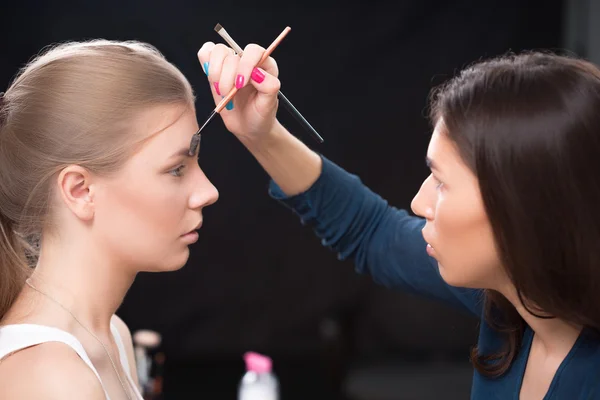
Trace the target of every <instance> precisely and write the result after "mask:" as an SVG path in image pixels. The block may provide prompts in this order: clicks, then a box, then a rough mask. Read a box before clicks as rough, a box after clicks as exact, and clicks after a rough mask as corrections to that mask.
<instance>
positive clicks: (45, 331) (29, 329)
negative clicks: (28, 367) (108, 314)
mask: <svg viewBox="0 0 600 400" xmlns="http://www.w3.org/2000/svg"><path fill="white" fill-rule="evenodd" d="M110 330H111V332H112V334H113V336H114V338H115V342H116V343H117V347H118V349H119V359H120V360H121V365H122V366H123V369H124V370H125V374H126V375H127V380H128V381H129V384H130V385H131V387H133V388H134V390H135V393H134V398H135V399H136V400H143V397H142V395H141V394H140V392H139V391H138V389H137V386H136V385H135V383H134V382H133V380H132V378H131V373H130V371H131V369H130V367H129V362H128V360H127V353H126V352H125V346H124V345H123V340H122V339H121V335H120V334H119V331H118V330H117V328H116V327H115V326H114V325H113V324H110ZM47 342H60V343H64V344H66V345H68V346H70V347H71V348H72V349H73V350H75V352H76V353H77V354H78V355H79V357H81V359H82V360H83V361H84V362H85V363H86V364H87V365H88V367H90V368H91V369H92V371H94V374H95V375H96V377H97V378H98V380H99V381H100V384H101V385H102V389H104V394H105V396H106V400H110V397H109V396H108V392H107V391H106V388H104V385H103V384H102V379H100V375H99V374H98V371H96V368H94V365H93V364H92V361H91V360H90V358H89V357H88V355H87V353H86V352H85V350H84V348H83V346H82V345H81V343H80V342H79V340H77V338H76V337H75V336H73V335H72V334H70V333H68V332H65V331H63V330H61V329H58V328H54V327H50V326H45V325H36V324H15V325H5V326H2V327H0V361H1V360H2V359H3V358H5V357H6V356H8V355H10V354H12V353H14V352H16V351H19V350H23V349H25V348H27V347H31V346H35V345H38V344H42V343H47Z"/></svg>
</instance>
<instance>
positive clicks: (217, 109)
mask: <svg viewBox="0 0 600 400" xmlns="http://www.w3.org/2000/svg"><path fill="white" fill-rule="evenodd" d="M291 30H292V28H290V27H289V26H286V27H285V29H284V30H283V32H281V33H280V34H279V36H277V38H276V39H275V40H274V41H273V43H271V45H270V46H269V47H267V49H266V50H265V52H264V53H263V55H262V57H261V59H260V61H259V62H258V64H257V65H256V66H257V67H258V66H260V65H261V64H262V63H263V62H265V60H266V59H267V58H269V56H270V55H271V53H272V52H273V50H275V48H276V47H277V46H278V45H279V43H281V41H282V40H283V38H284V37H285V36H286V35H287V34H288V33H289V31H291ZM237 91H238V89H237V88H236V87H233V89H231V91H230V92H229V93H228V94H227V96H225V97H224V98H223V100H221V102H220V103H219V104H217V106H216V107H215V109H214V110H213V111H212V113H210V115H209V116H208V118H207V120H206V122H205V123H204V124H203V125H202V126H201V127H200V129H198V132H196V133H195V134H194V136H193V137H192V141H191V143H190V150H189V155H190V156H193V155H194V154H196V150H197V149H198V145H199V144H200V132H201V131H202V129H204V127H205V126H206V125H208V123H209V122H210V121H211V120H212V119H213V117H214V116H215V115H217V114H218V113H220V112H221V111H222V110H223V108H225V106H226V105H227V103H229V102H230V101H231V99H233V96H235V94H236V93H237Z"/></svg>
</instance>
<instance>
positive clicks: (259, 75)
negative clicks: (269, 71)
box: [250, 68, 265, 83]
mask: <svg viewBox="0 0 600 400" xmlns="http://www.w3.org/2000/svg"><path fill="white" fill-rule="evenodd" d="M250 78H252V80H253V81H254V82H257V83H262V81H264V80H265V73H264V72H262V71H261V70H260V69H258V68H254V69H253V70H252V75H250Z"/></svg>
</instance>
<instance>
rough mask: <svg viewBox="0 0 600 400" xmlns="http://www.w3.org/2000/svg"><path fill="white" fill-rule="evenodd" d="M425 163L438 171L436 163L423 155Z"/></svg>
mask: <svg viewBox="0 0 600 400" xmlns="http://www.w3.org/2000/svg"><path fill="white" fill-rule="evenodd" d="M425 164H427V167H428V168H430V169H435V170H437V171H439V170H440V169H439V168H438V167H437V164H436V163H435V162H434V161H433V160H432V159H431V158H429V157H425Z"/></svg>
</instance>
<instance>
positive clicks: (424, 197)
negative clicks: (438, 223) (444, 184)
mask: <svg viewBox="0 0 600 400" xmlns="http://www.w3.org/2000/svg"><path fill="white" fill-rule="evenodd" d="M430 181H431V177H428V178H427V179H425V181H424V182H423V184H422V185H421V188H420V189H419V191H418V192H417V194H416V195H415V197H414V198H413V199H412V202H411V203H410V208H411V210H412V212H413V213H415V215H418V216H419V217H423V218H426V219H429V220H431V219H433V217H434V212H433V205H434V204H435V201H434V200H433V199H432V198H431V194H430V193H429V192H430V188H429V186H430V185H431V182H430Z"/></svg>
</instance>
